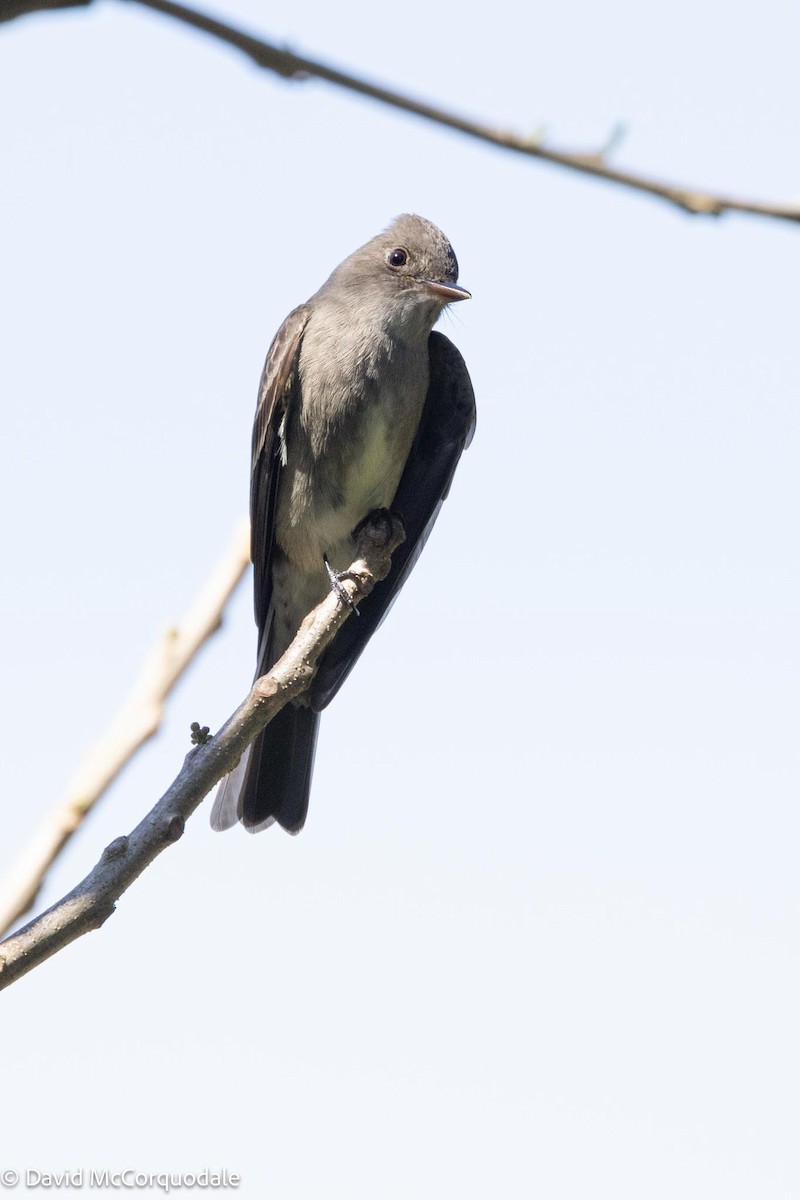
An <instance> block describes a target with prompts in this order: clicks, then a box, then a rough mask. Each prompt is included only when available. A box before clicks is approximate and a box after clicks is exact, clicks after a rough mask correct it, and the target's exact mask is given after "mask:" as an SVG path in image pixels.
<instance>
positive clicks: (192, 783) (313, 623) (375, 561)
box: [0, 518, 404, 989]
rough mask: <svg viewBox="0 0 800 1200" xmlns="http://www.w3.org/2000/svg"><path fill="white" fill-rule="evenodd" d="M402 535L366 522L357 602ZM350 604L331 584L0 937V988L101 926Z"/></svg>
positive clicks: (280, 701) (352, 583)
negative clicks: (47, 900) (58, 892)
mask: <svg viewBox="0 0 800 1200" xmlns="http://www.w3.org/2000/svg"><path fill="white" fill-rule="evenodd" d="M403 540H404V533H403V528H402V525H401V523H400V522H399V521H398V520H397V519H396V518H393V520H392V523H391V527H390V528H389V527H388V526H387V523H386V522H383V521H381V523H380V524H370V525H368V526H366V527H365V528H364V530H363V531H362V533H361V537H360V541H359V546H358V558H357V560H356V561H355V562H354V563H353V565H352V566H351V567H350V569H349V571H348V573H347V577H346V578H345V579H343V581H342V588H343V589H344V591H345V592H346V593H347V595H348V596H349V598H350V601H351V602H352V603H353V604H358V603H360V602H361V600H363V599H364V598H365V597H366V596H368V595H369V593H370V592H371V591H372V588H373V586H374V584H375V583H376V582H377V581H378V580H380V579H385V578H386V576H387V575H388V573H389V568H390V566H391V555H392V553H393V552H394V550H395V549H396V548H397V546H399V545H400V543H401V542H402V541H403ZM351 612H352V608H351V606H350V604H349V603H348V602H346V601H345V600H343V599H341V598H340V597H339V595H338V594H337V593H336V592H333V591H332V592H331V593H330V594H329V595H328V596H327V597H326V598H325V599H324V600H323V601H322V603H321V604H320V605H318V606H317V608H315V609H314V611H313V612H312V613H310V614H309V615H308V616H307V617H306V619H305V620H304V622H303V624H302V625H301V627H300V632H299V633H298V635H297V637H296V638H295V639H294V641H293V642H292V644H291V646H290V647H289V649H288V650H287V651H286V653H285V654H284V655H283V657H282V658H281V659H280V660H279V661H278V662H277V663H276V664H275V666H274V667H273V668H272V669H271V671H270V672H269V674H267V675H264V676H262V677H261V679H257V680H256V682H255V683H254V684H253V687H252V689H251V691H250V694H249V696H248V697H247V699H246V700H245V701H244V703H243V704H241V705H240V706H239V708H238V709H237V710H236V712H235V713H234V714H233V716H232V717H230V718H229V719H228V720H227V721H226V722H225V725H224V726H223V727H222V729H221V730H220V732H219V733H218V734H217V735H216V736H215V737H213V738H211V739H210V740H209V741H207V742H206V743H204V744H202V745H199V746H196V747H195V748H194V749H193V750H190V751H189V753H188V754H187V756H186V759H185V760H184V764H183V767H182V769H181V771H180V773H179V774H178V776H177V778H176V779H175V781H174V782H173V783H172V784H171V785H170V787H169V788H168V789H167V791H166V792H165V793H164V795H163V796H162V798H161V799H160V800H159V801H158V803H157V804H156V806H155V808H153V809H152V811H151V812H149V813H148V814H147V816H146V817H145V818H144V819H143V820H142V821H141V822H140V823H139V824H138V825H137V826H136V828H135V829H134V830H133V832H132V833H130V834H129V835H128V836H127V837H119V838H117V839H116V840H115V841H113V842H112V843H111V844H110V845H109V846H107V847H106V849H105V850H104V851H103V854H102V856H101V858H100V861H99V862H98V863H97V865H96V866H95V867H94V869H93V870H92V871H90V872H89V874H88V875H87V876H86V878H85V879H84V880H83V881H82V882H81V883H79V884H78V885H77V887H74V888H73V889H72V891H71V892H69V893H68V894H67V895H66V896H64V898H63V899H62V900H59V901H58V903H57V904H54V905H53V906H52V908H49V909H48V910H47V912H45V913H42V915H41V916H39V917H36V918H35V919H34V920H33V921H31V922H30V924H28V925H26V926H25V927H24V928H23V929H20V930H19V931H18V932H17V933H15V934H12V935H11V937H9V938H6V940H5V941H3V942H0V989H2V988H4V987H8V985H9V984H11V983H14V982H15V980H17V979H19V978H20V977H21V976H22V975H25V974H26V973H27V972H28V971H31V970H33V968H34V967H36V966H38V965H39V963H42V962H44V961H45V960H46V959H48V958H50V956H51V955H53V954H56V953H57V952H58V951H59V950H62V949H63V948H64V947H65V946H68V945H69V944H70V942H74V941H75V939H76V938H79V937H80V936H81V935H82V934H84V933H88V932H89V930H91V929H99V928H100V926H101V925H102V924H103V923H104V921H106V920H107V918H108V917H110V916H111V914H112V913H113V911H114V907H115V904H116V901H117V900H118V899H119V897H120V896H121V895H122V894H123V892H125V891H126V890H127V889H128V888H129V887H130V885H131V884H132V883H133V882H134V880H135V879H137V878H138V877H139V875H141V874H142V872H143V871H144V870H145V869H146V868H147V867H148V866H149V865H150V863H151V862H152V861H153V860H154V859H155V858H157V857H158V855H159V854H160V853H161V851H162V850H165V849H166V848H167V846H170V845H172V843H173V842H176V841H177V840H178V839H179V838H180V837H181V835H182V833H183V828H184V823H185V821H186V820H187V819H188V818H189V817H190V816H191V814H192V813H193V812H194V810H195V809H196V808H197V806H198V805H199V804H200V802H201V800H203V798H204V797H205V796H206V795H207V794H208V792H209V791H210V790H211V788H213V786H214V784H215V783H217V782H218V781H219V780H220V779H221V778H222V776H223V775H225V774H227V772H228V771H230V770H232V769H233V767H235V766H236V763H237V762H238V761H239V759H240V758H241V756H242V753H243V752H244V750H245V749H246V748H247V746H248V745H249V744H250V743H251V742H252V741H253V740H254V738H256V737H257V736H258V734H259V733H260V732H261V730H262V729H263V728H264V726H265V725H267V724H268V723H269V721H271V720H272V718H273V717H274V716H275V714H276V713H277V712H279V711H280V709H281V708H283V706H284V704H286V703H288V701H289V700H295V699H297V698H298V697H299V696H301V695H302V694H303V692H305V691H307V690H308V688H309V687H310V685H311V681H312V680H313V678H314V674H315V672H316V670H317V664H318V663H319V660H320V657H321V656H322V654H323V652H324V651H325V649H326V648H327V647H328V646H329V645H330V643H331V642H332V641H333V637H334V635H335V633H336V631H337V630H338V629H339V628H340V626H341V625H343V624H344V622H345V621H346V620H347V618H348V617H349V616H350V614H351Z"/></svg>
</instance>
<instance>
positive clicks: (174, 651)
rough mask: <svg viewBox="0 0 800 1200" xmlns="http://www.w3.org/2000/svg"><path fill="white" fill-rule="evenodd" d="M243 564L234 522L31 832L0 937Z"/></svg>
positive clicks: (166, 689)
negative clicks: (182, 610) (185, 604)
mask: <svg viewBox="0 0 800 1200" xmlns="http://www.w3.org/2000/svg"><path fill="white" fill-rule="evenodd" d="M249 564H250V532H249V523H248V522H247V521H245V522H243V523H241V524H240V526H239V527H238V528H237V530H236V532H235V535H234V537H233V538H232V539H231V543H230V545H229V547H228V549H227V550H226V551H225V554H224V556H223V557H222V558H221V559H220V561H219V563H218V564H217V566H216V567H215V569H214V571H213V573H212V574H211V576H210V577H209V579H208V580H207V582H206V584H205V585H204V587H203V588H202V590H201V592H200V593H199V595H198V596H197V598H196V600H195V601H194V603H193V604H192V606H191V608H190V609H189V610H188V612H187V613H186V615H185V616H184V618H183V620H182V621H181V622H180V624H178V625H176V626H175V627H174V628H172V629H168V630H166V632H165V633H164V634H163V636H162V637H161V638H160V639H159V640H158V642H157V643H156V644H155V645H154V646H153V647H152V648H151V650H150V651H149V653H148V654H147V657H146V658H145V661H144V663H143V665H142V670H141V673H140V675H139V679H138V680H137V682H136V684H135V685H134V687H133V690H132V691H131V693H130V694H129V696H128V698H127V700H126V701H125V702H124V703H123V705H122V708H121V709H120V711H119V712H118V714H117V716H116V717H115V719H114V721H113V723H112V725H111V727H110V728H109V730H108V731H107V733H106V734H105V736H104V737H103V738H101V740H100V741H99V742H98V743H97V744H96V745H95V746H93V747H92V749H91V750H90V751H89V753H88V754H87V755H86V757H85V759H84V760H83V762H82V763H81V764H80V766H79V767H78V770H77V772H76V774H75V776H74V778H73V780H72V783H71V784H70V786H69V788H68V789H67V794H66V796H65V798H64V800H63V801H62V802H61V804H60V805H59V806H58V808H57V809H56V810H55V811H54V812H53V813H51V814H50V815H49V816H48V817H47V818H46V819H45V821H44V822H43V824H42V825H41V826H40V828H39V829H38V830H37V832H36V834H35V835H34V837H33V838H32V839H31V841H30V843H29V844H28V846H27V847H26V849H25V850H24V851H23V853H22V854H21V856H20V858H19V860H18V862H17V863H16V865H15V866H14V867H13V868H12V871H11V873H10V875H9V876H8V877H7V879H5V880H4V881H3V887H2V890H1V891H0V936H2V934H3V933H5V932H6V931H7V930H8V929H10V928H11V926H12V925H14V924H16V922H17V921H18V920H19V919H20V917H22V916H24V915H25V913H26V912H28V910H29V909H30V908H32V907H33V905H34V903H35V901H36V897H37V896H38V895H39V892H40V890H41V888H42V885H43V883H44V880H45V877H46V875H47V872H48V871H49V870H50V867H51V866H52V865H53V863H54V861H55V860H56V858H57V857H58V855H59V854H60V853H61V851H62V850H63V849H64V847H65V845H66V844H67V842H68V841H69V840H70V838H71V837H72V835H73V834H74V833H75V832H76V831H77V830H78V829H79V827H80V825H81V823H82V822H83V821H84V819H85V818H86V815H87V813H89V812H90V811H91V809H92V808H93V807H94V805H95V804H96V803H97V801H98V800H99V799H100V797H101V796H102V795H103V794H104V792H105V791H106V790H107V789H108V787H109V786H110V785H111V784H112V783H113V781H114V780H115V779H116V778H117V776H118V775H119V773H120V771H121V770H122V769H123V767H125V766H126V765H127V763H128V762H129V761H130V760H131V758H132V757H133V756H134V754H135V753H136V751H137V750H138V749H139V748H140V747H141V746H142V745H143V744H144V743H145V742H146V741H148V739H149V738H151V737H153V735H154V734H155V733H156V732H157V731H158V728H159V726H160V724H161V721H162V719H163V716H164V703H165V701H166V699H167V697H168V696H169V694H170V692H171V691H172V689H173V688H174V687H175V685H176V683H177V682H178V680H179V679H180V678H181V676H182V675H183V673H184V672H185V671H186V669H187V667H188V666H189V664H190V663H191V662H192V661H193V660H194V658H195V657H196V655H197V653H198V651H199V650H200V649H201V647H202V646H203V645H204V644H205V643H206V642H207V641H208V639H209V638H210V637H211V636H212V634H213V633H215V631H216V630H217V629H219V627H220V625H221V624H222V614H223V612H224V610H225V606H226V605H227V603H228V601H229V600H230V598H231V595H232V594H233V592H234V591H235V589H236V587H237V585H238V583H239V582H240V580H241V579H242V577H243V575H244V573H245V571H246V570H247V567H248V566H249Z"/></svg>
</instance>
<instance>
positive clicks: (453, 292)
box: [417, 279, 472, 304]
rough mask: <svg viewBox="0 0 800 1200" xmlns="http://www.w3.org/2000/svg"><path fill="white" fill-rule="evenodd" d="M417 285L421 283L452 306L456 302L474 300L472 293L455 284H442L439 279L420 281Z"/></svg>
mask: <svg viewBox="0 0 800 1200" xmlns="http://www.w3.org/2000/svg"><path fill="white" fill-rule="evenodd" d="M417 283H421V284H422V286H423V287H425V288H427V289H428V291H429V292H432V293H433V295H434V296H437V297H438V298H439V299H440V300H444V301H445V303H447V304H452V303H453V301H454V300H471V299H472V292H468V291H467V289H466V288H462V287H458V286H457V285H456V284H455V283H440V282H439V281H438V280H437V279H418V280H417Z"/></svg>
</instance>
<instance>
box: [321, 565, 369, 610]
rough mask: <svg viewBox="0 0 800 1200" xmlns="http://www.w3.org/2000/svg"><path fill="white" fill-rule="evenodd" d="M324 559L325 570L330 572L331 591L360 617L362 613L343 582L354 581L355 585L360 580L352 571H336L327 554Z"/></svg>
mask: <svg viewBox="0 0 800 1200" xmlns="http://www.w3.org/2000/svg"><path fill="white" fill-rule="evenodd" d="M322 557H323V560H324V562H325V570H326V571H327V572H328V579H329V580H330V584H331V589H332V590H333V591H334V592H336V595H337V596H338V597H339V599H340V600H341V601H342V603H343V604H346V605H347V606H348V607H349V608H352V610H353V612H354V613H355V614H356V616H357V617H360V616H361V613H360V612H359V611H358V607H357V605H356V604H354V602H353V600H352V599H351V598H350V594H349V592H348V591H347V588H346V587H343V586H342V581H343V580H345V579H352V580H353V581H354V582H355V583H358V582H359V580H358V579H357V578H356V576H355V575H353V573H352V572H351V571H334V569H333V567H332V566H331V564H330V563H329V562H328V556H327V554H323V556H322Z"/></svg>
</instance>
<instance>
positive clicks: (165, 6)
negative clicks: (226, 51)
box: [0, 0, 800, 222]
mask: <svg viewBox="0 0 800 1200" xmlns="http://www.w3.org/2000/svg"><path fill="white" fill-rule="evenodd" d="M133 2H134V3H136V4H143V5H144V6H145V7H146V8H153V9H155V10H156V11H157V12H160V13H164V14H165V15H166V16H169V17H174V18H175V20H176V21H182V22H183V23H184V24H185V25H191V26H192V27H193V28H195V29H201V30H202V31H203V32H204V33H208V34H210V35H211V36H212V37H215V38H217V39H218V40H219V41H222V42H226V43H227V44H228V45H229V46H234V47H236V49H237V50H241V51H243V52H244V53H245V54H247V55H248V56H249V57H250V58H251V59H252V60H253V62H254V63H255V64H256V65H257V66H259V67H262V68H264V69H265V70H267V71H274V72H275V73H276V74H277V75H280V76H281V77H282V78H284V79H294V80H300V81H303V80H307V79H310V78H313V77H315V78H317V79H324V80H326V82H328V83H332V84H334V85H335V86H336V87H341V88H346V89H347V90H348V91H351V92H357V93H358V94H359V95H361V96H368V97H369V98H370V99H371V100H377V101H378V102H379V103H381V104H387V105H389V106H390V107H391V108H399V109H401V110H402V111H403V112H409V113H413V114H414V115H415V116H417V117H423V118H424V119H425V120H426V121H432V122H434V124H436V125H444V126H445V127H446V128H448V129H455V130H456V131H457V132H458V133H464V134H466V135H467V136H468V137H473V138H477V139H478V140H479V141H481V142H488V143H489V144H490V145H492V146H499V147H500V148H501V149H503V150H511V151H513V152H515V153H517V154H526V155H528V156H529V157H530V158H538V159H541V160H542V161H543V162H550V163H554V164H555V165H556V166H559V167H566V168H567V170H570V171H578V172H580V173H581V174H583V175H593V176H594V177H595V178H596V179H604V180H606V181H607V182H608V183H615V184H618V185H620V186H621V187H627V188H631V189H633V190H634V191H637V192H643V193H644V194H645V195H648V196H655V197H657V198H658V199H660V200H666V201H667V202H668V203H669V204H672V205H675V206H677V207H678V208H680V209H683V211H684V212H687V213H690V214H691V215H693V216H698V215H702V216H710V217H719V216H722V215H723V214H724V213H728V212H738V213H746V214H749V215H751V216H759V217H772V218H774V219H777V220H779V221H794V222H800V204H797V203H789V204H781V203H772V202H768V201H760V200H745V199H740V198H737V197H735V196H728V195H723V194H720V193H716V192H709V191H706V190H704V189H700V188H694V187H686V186H685V185H682V184H675V183H665V182H664V181H663V180H661V179H654V178H652V177H650V176H646V175H640V174H638V173H637V172H635V171H622V170H617V169H616V168H614V167H612V166H611V165H610V164H609V163H608V161H607V159H608V156H609V154H610V152H611V150H612V149H614V148H616V145H617V144H618V143H619V140H620V137H619V129H615V130H613V131H612V133H611V136H610V138H609V139H608V142H607V144H606V146H605V147H603V148H602V149H600V150H599V151H584V152H581V151H577V150H558V149H556V148H555V147H553V146H547V145H545V144H544V140H543V139H542V138H541V137H540V136H539V135H538V134H535V135H533V136H528V137H523V136H520V135H519V134H516V133H511V132H509V131H508V130H503V129H494V128H492V127H491V126H489V125H483V124H481V123H480V122H478V121H472V120H470V119H469V118H468V117H462V116H459V115H458V114H456V113H451V112H448V111H447V110H445V109H442V108H436V107H434V106H433V105H432V104H425V103H423V102H422V101H420V100H414V99H412V97H410V96H404V95H402V94H401V93H400V92H395V91H392V90H390V89H389V88H384V87H379V86H378V85H377V84H374V83H370V82H369V81H368V80H366V79H359V78H358V77H357V76H355V75H350V74H347V73H346V72H344V71H337V70H336V69H335V68H333V67H329V66H326V65H325V63H321V62H318V61H316V60H315V59H311V58H301V57H300V56H299V55H297V54H293V53H292V52H291V51H290V50H286V49H281V48H280V47H279V46H273V45H272V44H271V43H270V42H265V41H263V40H262V39H261V38H255V37H252V36H251V35H250V34H247V33H244V32H243V31H242V30H240V29H236V28H235V27H234V26H233V25H227V24H225V22H223V21H216V20H214V19H213V17H207V16H205V15H204V14H203V13H199V12H197V11H196V10H195V9H191V8H187V7H185V5H182V4H175V3H173V2H172V0H133ZM89 3H91V0H0V21H4V20H9V19H10V18H11V17H16V16H20V15H22V14H24V13H30V12H38V11H43V10H47V9H51V8H70V7H75V6H80V5H86V4H89Z"/></svg>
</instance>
